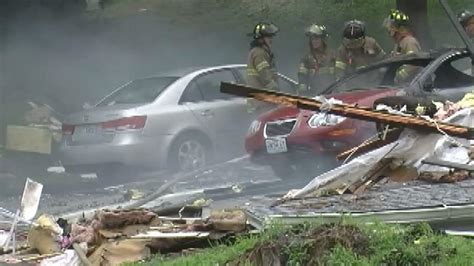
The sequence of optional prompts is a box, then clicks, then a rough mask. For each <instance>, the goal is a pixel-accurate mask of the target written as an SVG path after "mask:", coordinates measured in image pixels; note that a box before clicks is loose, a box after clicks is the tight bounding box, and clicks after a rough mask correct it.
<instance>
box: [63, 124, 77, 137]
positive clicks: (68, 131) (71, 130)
mask: <svg viewBox="0 0 474 266" xmlns="http://www.w3.org/2000/svg"><path fill="white" fill-rule="evenodd" d="M62 131H63V134H64V135H72V134H73V133H74V126H73V125H67V124H63V125H62Z"/></svg>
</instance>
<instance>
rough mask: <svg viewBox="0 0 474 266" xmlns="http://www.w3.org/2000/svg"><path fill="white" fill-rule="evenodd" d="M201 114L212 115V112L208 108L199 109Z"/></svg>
mask: <svg viewBox="0 0 474 266" xmlns="http://www.w3.org/2000/svg"><path fill="white" fill-rule="evenodd" d="M201 115H202V116H214V112H213V111H212V110H210V109H206V110H203V111H201Z"/></svg>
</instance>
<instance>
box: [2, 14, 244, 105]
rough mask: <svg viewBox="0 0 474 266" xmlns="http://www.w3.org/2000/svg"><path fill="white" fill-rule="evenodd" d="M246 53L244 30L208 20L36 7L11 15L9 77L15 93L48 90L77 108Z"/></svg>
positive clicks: (7, 51) (50, 95) (7, 55)
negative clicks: (90, 14) (124, 88)
mask: <svg viewBox="0 0 474 266" xmlns="http://www.w3.org/2000/svg"><path fill="white" fill-rule="evenodd" d="M32 14H34V15H32ZM39 14H41V15H39ZM241 36H242V35H241ZM239 47H240V48H239ZM246 52H247V43H246V40H245V39H242V38H240V36H239V34H236V33H234V32H230V31H220V32H219V30H218V29H217V31H216V30H215V29H213V28H212V26H208V25H192V24H187V23H186V22H185V21H184V20H183V21H182V22H175V21H172V20H171V19H169V18H164V17H160V16H154V15H148V14H146V13H143V14H140V15H136V16H132V17H126V18H121V19H109V20H105V19H104V20H102V19H86V18H84V17H79V16H75V17H58V16H54V15H52V14H51V12H50V11H49V10H44V9H39V8H36V9H35V10H34V11H33V10H28V11H23V12H21V13H19V14H17V15H16V16H14V17H11V18H10V20H9V23H8V28H7V40H6V44H5V65H7V66H8V68H7V69H6V71H5V83H6V85H7V90H8V93H7V95H8V96H9V97H13V98H23V97H26V96H27V95H28V97H42V96H43V97H44V96H46V97H48V98H51V99H53V98H54V101H58V102H60V103H58V105H63V106H66V107H67V110H65V111H67V112H71V111H75V110H78V109H79V108H80V106H82V104H83V102H85V101H89V102H96V101H97V100H98V99H100V98H101V97H102V96H104V95H105V94H107V93H108V92H110V91H111V90H113V89H114V88H115V87H116V86H118V85H120V84H122V83H124V82H126V81H128V80H131V79H135V78H140V77H145V76H149V75H155V74H158V73H160V72H162V71H169V70H170V69H171V70H172V69H179V68H183V67H189V66H209V65H216V64H228V63H239V62H240V63H242V62H245V57H246Z"/></svg>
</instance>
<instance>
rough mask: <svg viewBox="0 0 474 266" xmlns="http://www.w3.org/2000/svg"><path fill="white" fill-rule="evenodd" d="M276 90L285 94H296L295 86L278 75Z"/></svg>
mask: <svg viewBox="0 0 474 266" xmlns="http://www.w3.org/2000/svg"><path fill="white" fill-rule="evenodd" d="M278 88H279V89H280V90H281V91H282V92H286V93H295V92H296V84H294V83H292V82H291V81H289V80H287V79H285V78H283V77H282V76H280V75H278Z"/></svg>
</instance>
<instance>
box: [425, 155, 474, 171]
mask: <svg viewBox="0 0 474 266" xmlns="http://www.w3.org/2000/svg"><path fill="white" fill-rule="evenodd" d="M421 162H422V163H423V164H429V165H436V166H442V167H447V168H453V169H458V170H465V171H468V172H474V165H469V164H461V163H454V162H448V161H443V160H439V159H436V158H426V159H424V160H423V161H421Z"/></svg>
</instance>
